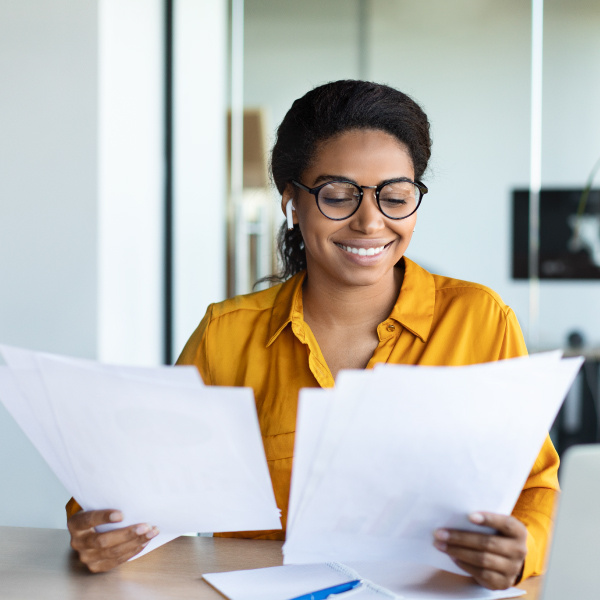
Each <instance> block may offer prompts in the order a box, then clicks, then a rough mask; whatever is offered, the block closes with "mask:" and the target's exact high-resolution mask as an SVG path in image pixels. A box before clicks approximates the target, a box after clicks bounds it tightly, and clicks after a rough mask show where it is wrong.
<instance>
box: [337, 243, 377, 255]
mask: <svg viewBox="0 0 600 600" xmlns="http://www.w3.org/2000/svg"><path fill="white" fill-rule="evenodd" d="M337 246H339V247H340V248H341V249H342V250H345V251H346V252H350V253H352V254H358V255H359V256H375V255H376V254H380V253H381V252H383V249H384V248H385V246H379V247H378V248H356V247H354V246H342V245H341V244H337Z"/></svg>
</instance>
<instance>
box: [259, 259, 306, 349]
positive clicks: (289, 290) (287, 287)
mask: <svg viewBox="0 0 600 600" xmlns="http://www.w3.org/2000/svg"><path fill="white" fill-rule="evenodd" d="M304 277H306V271H300V273H297V274H296V275H294V276H293V277H291V278H290V279H288V280H287V281H286V282H284V283H283V284H282V285H281V288H280V289H279V292H277V297H276V298H275V303H274V304H273V312H272V313H271V321H270V323H269V341H268V342H267V347H268V346H270V345H271V344H272V343H273V342H274V341H275V340H276V339H277V338H278V337H279V334H280V333H281V332H282V331H283V330H284V329H285V327H286V325H288V324H289V323H291V322H292V320H294V319H296V320H297V319H300V320H302V319H303V310H302V283H303V282H304Z"/></svg>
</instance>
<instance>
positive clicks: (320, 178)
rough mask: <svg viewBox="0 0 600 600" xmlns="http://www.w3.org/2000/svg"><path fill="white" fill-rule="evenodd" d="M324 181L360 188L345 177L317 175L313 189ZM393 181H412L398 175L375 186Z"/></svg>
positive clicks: (352, 180) (353, 181) (355, 182)
mask: <svg viewBox="0 0 600 600" xmlns="http://www.w3.org/2000/svg"><path fill="white" fill-rule="evenodd" d="M326 181H348V182H350V183H354V184H355V185H358V186H359V187H360V185H359V183H358V182H357V181H355V180H354V179H352V178H351V177H348V176H347V175H319V176H318V177H317V178H316V179H315V180H314V182H313V187H317V185H319V184H320V183H325V182H326ZM393 181H412V179H411V178H410V177H406V176H405V175H399V176H398V177H390V178H388V179H384V180H383V181H380V182H379V183H378V184H376V185H378V186H379V185H385V184H386V183H391V182H393Z"/></svg>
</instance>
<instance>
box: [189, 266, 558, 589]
mask: <svg viewBox="0 0 600 600" xmlns="http://www.w3.org/2000/svg"><path fill="white" fill-rule="evenodd" d="M404 263H405V275H404V281H403V283H402V289H401V291H400V295H399V297H398V300H397V302H396V305H395V306H394V308H393V310H392V312H391V314H390V316H389V317H388V318H387V319H386V320H385V321H384V322H383V323H380V324H379V326H378V328H377V333H378V336H379V345H378V346H377V348H376V350H375V352H374V353H373V356H372V358H371V360H370V361H369V364H368V365H367V368H372V367H373V365H375V364H376V363H386V362H387V363H394V364H410V365H468V364H474V363H483V362H489V361H495V360H500V359H503V358H512V357H515V356H521V355H524V354H526V353H527V349H526V347H525V343H524V341H523V336H522V334H521V330H520V328H519V324H518V322H517V319H516V318H515V316H514V314H513V312H512V310H511V309H510V308H509V307H507V306H506V305H505V304H504V303H503V302H502V300H501V299H500V297H499V296H498V295H497V294H496V293H495V292H493V291H492V290H490V289H488V288H486V287H484V286H482V285H478V284H475V283H469V282H466V281H459V280H457V279H450V278H448V277H441V276H439V275H432V274H431V273H428V272H427V271H425V270H424V269H422V268H421V267H419V266H418V265H417V264H416V263H414V262H412V261H410V260H409V259H407V258H404ZM304 277H305V273H299V274H298V275H296V276H294V277H292V278H291V279H290V280H288V281H286V282H285V283H283V284H280V285H277V286H274V287H272V288H270V289H268V290H265V291H261V292H257V293H254V294H249V295H246V296H238V297H235V298H232V299H229V300H225V301H224V302H221V303H219V304H212V305H211V306H209V308H208V310H207V313H206V315H205V317H204V318H203V319H202V322H201V323H200V325H199V326H198V328H197V329H196V331H195V332H194V334H193V335H192V337H191V338H190V340H189V341H188V343H187V344H186V346H185V348H184V350H183V352H182V354H181V356H180V357H179V360H178V363H179V364H187V365H196V366H197V367H198V369H199V371H200V373H201V375H202V378H203V379H204V381H205V383H206V384H207V385H226V386H247V387H251V388H253V390H254V395H255V398H256V407H257V411H258V419H259V422H260V427H261V432H262V437H263V442H264V446H265V452H266V456H267V461H268V464H269V470H270V473H271V480H272V482H273V488H274V491H275V498H276V500H277V505H278V506H279V508H281V509H282V513H283V527H284V529H283V531H267V532H265V531H257V532H241V533H231V534H221V535H224V536H236V537H246V538H263V539H284V536H285V523H286V517H287V508H288V496H289V488H290V477H291V470H292V457H293V453H294V431H295V427H296V406H297V400H298V391H299V390H300V388H303V387H317V386H321V387H332V386H333V385H334V380H333V377H332V375H331V372H330V371H329V368H328V366H327V364H326V362H325V359H324V358H323V354H322V353H321V350H320V349H319V345H318V344H317V342H316V340H315V337H314V336H313V334H312V332H311V330H310V328H309V327H308V325H307V324H306V323H305V322H304V319H303V310H302V282H303V280H304ZM482 402H485V398H482ZM558 462H559V461H558V455H557V454H556V451H555V450H554V447H553V446H552V442H551V441H550V438H549V437H548V438H547V439H546V441H545V443H544V445H543V447H542V449H541V451H540V454H539V456H538V458H537V460H536V461H535V464H534V465H533V468H532V470H531V473H530V475H529V478H528V479H527V482H526V483H525V486H524V488H523V491H522V493H521V495H520V497H519V500H518V502H517V505H516V506H515V509H514V511H513V515H514V516H515V517H517V518H518V519H520V520H521V521H522V522H523V523H524V524H525V525H526V526H527V529H528V532H529V537H528V542H527V544H528V554H527V559H526V561H525V568H524V572H523V577H524V578H525V577H528V576H530V575H534V574H539V573H541V571H542V568H543V562H544V555H545V550H546V544H547V540H548V535H549V532H550V528H551V517H552V508H553V504H554V498H555V496H556V494H557V491H558V480H557V469H558Z"/></svg>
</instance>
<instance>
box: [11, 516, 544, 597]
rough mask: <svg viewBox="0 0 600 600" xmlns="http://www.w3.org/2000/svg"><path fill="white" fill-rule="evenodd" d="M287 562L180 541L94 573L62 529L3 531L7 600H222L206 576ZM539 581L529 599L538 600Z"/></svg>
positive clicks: (267, 547)
mask: <svg viewBox="0 0 600 600" xmlns="http://www.w3.org/2000/svg"><path fill="white" fill-rule="evenodd" d="M280 564H282V556H281V542H271V541H262V540H238V539H213V538H200V537H181V538H178V539H176V540H173V541H172V542H170V543H169V544H166V545H165V546H162V547H160V548H158V549H157V550H154V551H153V552H150V553H149V554H147V555H146V556H143V557H142V558H139V559H137V560H134V561H131V562H129V563H126V564H124V565H122V566H120V567H118V568H117V569H114V570H112V571H110V572H109V573H102V574H98V575H92V574H91V573H89V572H88V571H87V570H85V568H83V567H81V566H80V564H79V562H78V561H77V560H76V559H74V556H73V553H72V552H71V549H70V546H69V534H68V533H67V532H66V531H64V530H60V529H33V528H22V527H0V598H2V599H3V600H24V599H29V598H32V599H33V598H35V599H38V598H39V599H42V600H54V599H56V600H71V599H72V600H107V599H110V600H120V599H127V600H137V599H143V600H159V599H163V598H169V599H173V598H177V599H182V600H185V599H186V598H194V600H206V599H211V598H212V599H213V600H216V599H221V600H223V596H222V595H221V594H220V593H219V592H217V591H216V590H215V589H213V588H212V587H210V586H209V585H208V584H207V583H206V582H205V581H204V580H203V579H202V573H211V572H217V571H233V570H236V569H255V568H259V567H272V566H276V565H280ZM539 583H540V582H539V580H538V579H532V580H529V581H526V582H525V583H524V584H523V585H522V587H523V589H525V590H527V595H526V596H524V598H527V600H537V597H538V588H539Z"/></svg>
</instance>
